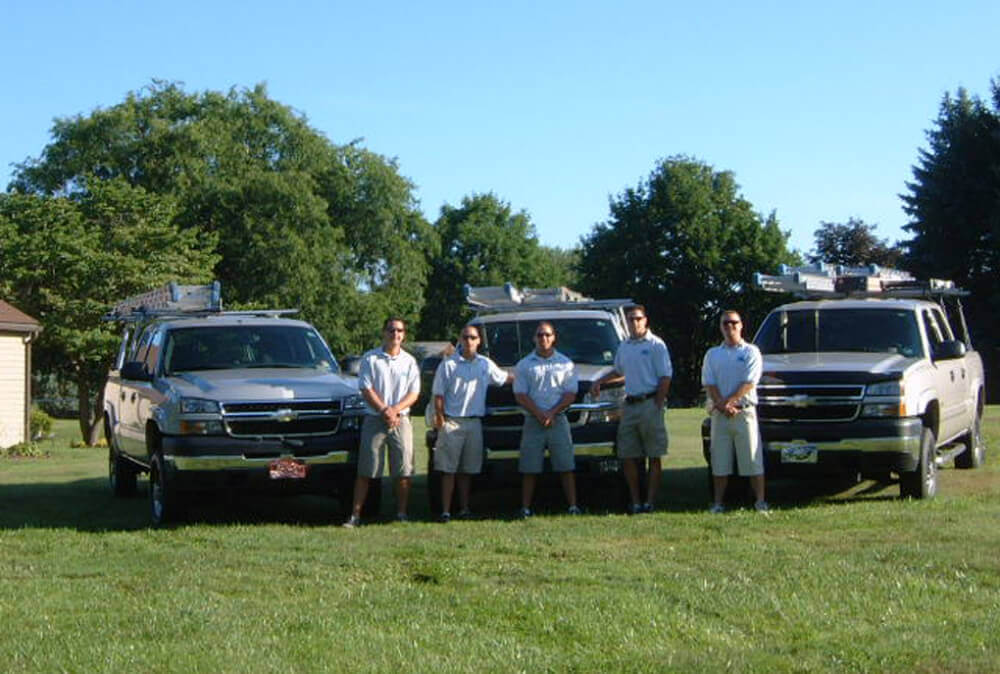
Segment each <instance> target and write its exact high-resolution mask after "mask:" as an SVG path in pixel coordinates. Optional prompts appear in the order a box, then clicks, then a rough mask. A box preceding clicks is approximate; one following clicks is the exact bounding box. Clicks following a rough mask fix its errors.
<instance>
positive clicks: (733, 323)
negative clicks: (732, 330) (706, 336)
mask: <svg viewBox="0 0 1000 674" xmlns="http://www.w3.org/2000/svg"><path fill="white" fill-rule="evenodd" d="M722 324H723V325H739V324H740V322H739V321H722Z"/></svg>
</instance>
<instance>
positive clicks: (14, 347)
mask: <svg viewBox="0 0 1000 674" xmlns="http://www.w3.org/2000/svg"><path fill="white" fill-rule="evenodd" d="M24 337H25V335H21V334H11V333H3V332H0V447H10V446H11V445H16V444H17V443H19V442H24V441H25V440H27V438H26V437H25V428H24V426H25V418H26V415H27V410H26V409H25V402H26V400H27V395H26V393H27V392H26V391H25V388H24V387H25V382H26V380H27V375H26V373H25V371H24V366H25V360H26V352H27V348H28V347H27V345H26V344H25V343H24Z"/></svg>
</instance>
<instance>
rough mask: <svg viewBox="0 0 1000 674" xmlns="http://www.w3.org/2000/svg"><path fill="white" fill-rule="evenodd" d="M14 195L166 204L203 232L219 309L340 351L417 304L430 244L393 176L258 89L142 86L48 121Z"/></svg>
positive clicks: (362, 342) (381, 161) (407, 191)
mask: <svg viewBox="0 0 1000 674" xmlns="http://www.w3.org/2000/svg"><path fill="white" fill-rule="evenodd" d="M52 136H53V140H52V142H51V143H50V144H49V145H48V146H46V147H45V149H44V150H43V151H42V153H41V155H40V157H38V158H37V159H35V160H32V161H28V162H26V163H24V164H22V165H20V166H19V167H18V169H17V172H16V174H15V179H14V181H13V183H12V184H11V189H12V190H13V191H15V192H19V193H26V194H37V195H47V196H56V195H72V194H74V193H76V192H77V191H78V190H79V188H80V187H79V186H80V180H81V177H82V176H85V175H92V176H94V177H95V178H96V179H98V180H108V179H120V180H124V181H126V182H127V183H128V184H129V185H131V186H134V187H141V188H143V189H145V190H146V191H147V192H149V193H153V194H158V195H165V196H169V197H170V198H171V199H172V200H173V201H174V203H176V212H175V214H174V222H175V223H176V224H177V225H178V226H179V227H180V228H181V229H184V230H192V231H195V232H207V233H213V234H214V235H215V236H216V240H217V248H216V252H217V253H218V256H219V261H218V263H217V265H216V267H215V269H214V274H215V277H216V278H218V279H219V280H220V281H222V284H223V297H224V300H225V301H226V303H227V304H228V305H229V306H232V307H236V306H242V307H249V306H272V307H273V306H278V307H298V308H300V309H301V310H302V312H303V315H304V317H305V318H306V319H308V320H310V321H312V322H313V323H315V324H316V325H317V327H319V328H320V330H322V331H323V332H324V334H325V335H326V336H327V338H328V339H329V340H330V342H331V346H333V348H334V350H335V351H336V352H338V353H343V352H345V351H357V350H360V349H362V348H364V347H366V346H368V345H369V344H371V343H372V341H373V340H376V339H377V334H378V328H379V325H380V323H381V321H382V320H383V319H384V317H385V315H386V314H387V313H390V312H392V313H398V314H402V315H403V316H405V317H409V318H415V317H416V316H417V315H418V314H419V312H420V309H421V307H422V305H423V289H424V285H425V283H426V273H427V272H426V257H427V252H426V251H427V250H428V249H433V246H434V241H433V238H434V233H433V231H432V229H431V228H430V226H429V224H428V223H427V222H426V221H425V220H424V219H423V217H422V216H421V215H420V213H419V210H418V208H417V202H416V200H415V198H414V196H413V186H412V184H411V183H410V182H409V181H408V180H407V179H405V178H404V177H402V176H401V175H400V174H399V172H398V167H397V166H396V164H395V163H394V162H393V161H391V160H387V159H385V158H384V157H381V156H379V155H377V154H375V153H372V152H370V151H368V150H365V149H364V148H362V147H359V146H358V145H357V144H348V145H342V146H341V145H335V144H333V143H332V142H330V141H329V140H328V139H327V138H326V137H325V136H324V135H323V134H321V133H320V132H318V131H316V130H315V129H313V128H312V127H310V126H309V124H308V122H307V120H306V119H305V118H304V117H303V116H302V115H300V114H297V113H296V112H294V111H293V110H292V109H291V108H289V107H288V106H286V105H283V104H281V103H278V102H276V101H274V100H272V99H271V98H269V97H268V95H267V91H266V89H265V87H264V86H263V85H258V86H257V87H255V88H253V89H251V90H239V91H238V90H235V89H234V90H230V91H229V92H227V93H220V92H212V91H208V92H203V93H198V94H190V93H187V92H185V91H183V89H182V88H181V87H180V86H179V85H177V84H173V83H166V82H154V83H153V84H152V85H151V86H150V87H148V88H147V89H144V90H142V91H140V92H137V93H132V94H130V95H128V96H127V97H126V99H125V100H124V101H123V102H121V103H119V104H117V105H114V106H112V107H110V108H104V109H97V110H95V111H94V112H92V113H91V114H89V115H86V116H83V115H78V116H75V117H70V118H64V119H59V120H57V121H56V122H55V125H54V126H53V129H52Z"/></svg>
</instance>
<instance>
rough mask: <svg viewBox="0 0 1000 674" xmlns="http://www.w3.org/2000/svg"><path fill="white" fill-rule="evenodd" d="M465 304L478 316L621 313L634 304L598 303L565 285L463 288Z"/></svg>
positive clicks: (622, 301)
mask: <svg viewBox="0 0 1000 674" xmlns="http://www.w3.org/2000/svg"><path fill="white" fill-rule="evenodd" d="M462 290H463V291H464V294H465V301H466V302H467V303H468V305H469V306H470V307H472V308H473V309H475V310H476V313H477V314H486V313H491V314H494V313H511V312H515V311H535V310H541V309H562V310H567V309H602V310H605V311H609V310H610V311H615V310H617V311H621V310H623V309H624V307H627V306H628V305H630V304H634V302H633V301H632V300H631V299H627V298H623V299H611V300H595V299H594V298H592V297H587V296H585V295H583V294H582V293H579V292H577V291H575V290H570V289H569V288H567V287H565V286H558V287H555V288H523V289H520V290H519V289H518V288H517V287H515V286H514V285H513V284H512V283H505V284H503V285H502V286H478V287H473V286H470V285H468V284H466V285H465V286H463V288H462Z"/></svg>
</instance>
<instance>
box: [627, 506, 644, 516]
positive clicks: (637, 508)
mask: <svg viewBox="0 0 1000 674" xmlns="http://www.w3.org/2000/svg"><path fill="white" fill-rule="evenodd" d="M641 512H642V506H641V505H639V504H638V503H629V504H628V514H629V515H638V514H639V513H641Z"/></svg>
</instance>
